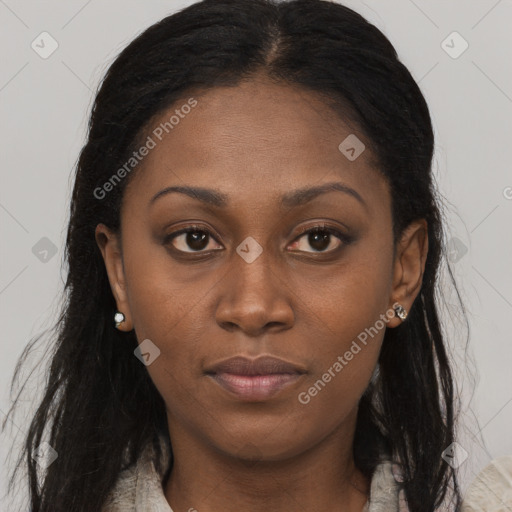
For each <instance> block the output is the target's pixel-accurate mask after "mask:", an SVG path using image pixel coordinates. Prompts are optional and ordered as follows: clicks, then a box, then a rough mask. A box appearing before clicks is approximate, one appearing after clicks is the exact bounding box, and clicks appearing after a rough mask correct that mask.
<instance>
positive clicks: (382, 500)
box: [101, 448, 512, 512]
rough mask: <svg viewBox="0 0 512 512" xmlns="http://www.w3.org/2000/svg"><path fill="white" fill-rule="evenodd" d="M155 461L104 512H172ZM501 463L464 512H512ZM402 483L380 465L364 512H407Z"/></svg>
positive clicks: (511, 480)
mask: <svg viewBox="0 0 512 512" xmlns="http://www.w3.org/2000/svg"><path fill="white" fill-rule="evenodd" d="M153 457H154V454H153V451H152V450H151V448H148V449H147V450H146V451H145V452H144V453H143V454H142V456H141V457H140V459H139V460H138V462H137V464H136V465H135V466H133V467H131V468H129V469H127V470H125V471H123V472H121V474H120V476H119V479H118V481H117V484H116V485H115V487H114V489H113V490H112V492H111V494H110V497H109V499H108V500H107V503H106V504H105V506H104V507H103V509H102V511H101V512H173V510H172V508H171V507H170V506H169V503H168V502H167V500H166V498H165V495H164V491H163V487H162V475H159V474H158V473H157V471H156V469H155V466H154V464H153ZM498 461H502V462H501V464H500V465H499V466H498V465H493V464H490V465H489V466H487V467H486V468H485V469H484V470H483V471H482V472H481V473H480V474H479V475H478V477H479V478H480V477H481V479H479V478H477V479H475V481H474V482H473V483H472V484H471V486H470V488H469V489H468V494H467V499H465V500H464V504H463V508H462V512H512V457H503V458H502V459H498ZM168 462H169V454H168V453H167V452H165V451H164V456H163V467H168ZM493 462H494V461H493ZM491 466H492V467H491ZM401 479H402V477H401V473H400V468H399V466H398V465H397V464H394V463H392V462H383V463H382V464H380V465H378V466H377V468H376V469H375V472H374V475H373V478H372V481H371V487H370V496H371V499H370V503H368V502H367V503H366V505H365V507H364V509H363V511H362V512H408V508H407V504H406V501H405V498H404V494H403V491H399V488H398V486H399V482H400V481H401ZM507 479H508V480H507ZM507 485H508V487H507ZM507 492H508V493H509V494H507ZM504 498H506V499H510V500H511V501H509V503H510V508H508V507H507V505H505V504H504V503H507V502H503V499H504ZM500 507H501V508H500ZM192 510H193V509H192Z"/></svg>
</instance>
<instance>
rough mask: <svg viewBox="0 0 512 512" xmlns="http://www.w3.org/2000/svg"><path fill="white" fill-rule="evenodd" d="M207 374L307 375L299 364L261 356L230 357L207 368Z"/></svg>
mask: <svg viewBox="0 0 512 512" xmlns="http://www.w3.org/2000/svg"><path fill="white" fill-rule="evenodd" d="M206 373H207V374H212V373H232V374H235V375H271V374H279V373H280V374H282V373H290V374H294V373H306V370H305V369H304V368H303V367H302V366H300V365H297V364H293V363H290V362H288V361H285V360H283V359H279V358H277V357H273V356H260V357H257V358H256V359H250V358H248V357H244V356H235V357H230V358H229V359H224V360H223V361H220V362H219V363H217V364H214V365H213V366H211V367H209V368H207V370H206Z"/></svg>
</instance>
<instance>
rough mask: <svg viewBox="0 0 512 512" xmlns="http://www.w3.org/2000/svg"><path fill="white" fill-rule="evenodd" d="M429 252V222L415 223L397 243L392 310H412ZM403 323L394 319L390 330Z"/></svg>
mask: <svg viewBox="0 0 512 512" xmlns="http://www.w3.org/2000/svg"><path fill="white" fill-rule="evenodd" d="M427 253H428V227H427V221H426V220H425V219H420V220H417V221H414V222H411V224H409V226H407V227H406V228H405V229H404V231H403V233H402V236H401V237H400V240H399V241H398V242H397V247H396V251H395V260H394V263H393V285H392V291H391V296H390V302H389V304H388V307H389V308H390V309H392V308H393V304H395V303H397V302H398V303H399V304H401V305H402V306H403V307H404V308H405V309H406V310H407V311H410V309H411V307H412V304H413V302H414V300H415V299H416V297H417V296H418V294H419V292H420V290H421V285H422V283H423V273H424V272H425V262H426V261H427ZM401 323H402V320H401V319H400V318H398V317H397V316H394V317H393V318H391V320H389V322H388V327H397V326H398V325H400V324H401Z"/></svg>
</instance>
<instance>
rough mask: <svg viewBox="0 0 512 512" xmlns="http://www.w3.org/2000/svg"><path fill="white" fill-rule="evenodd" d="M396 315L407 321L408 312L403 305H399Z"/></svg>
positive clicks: (396, 308)
mask: <svg viewBox="0 0 512 512" xmlns="http://www.w3.org/2000/svg"><path fill="white" fill-rule="evenodd" d="M395 314H396V316H397V317H398V318H400V320H405V319H406V318H407V310H406V309H405V308H404V307H403V306H402V304H397V305H396V306H395Z"/></svg>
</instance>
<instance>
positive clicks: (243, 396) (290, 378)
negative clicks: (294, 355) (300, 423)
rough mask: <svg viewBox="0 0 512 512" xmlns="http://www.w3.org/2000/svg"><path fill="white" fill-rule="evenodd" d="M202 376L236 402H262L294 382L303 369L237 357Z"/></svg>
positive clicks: (266, 359)
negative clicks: (234, 397)
mask: <svg viewBox="0 0 512 512" xmlns="http://www.w3.org/2000/svg"><path fill="white" fill-rule="evenodd" d="M205 373H206V375H208V376H209V377H211V378H212V379H213V380H214V381H215V382H217V384H219V385H220V386H221V387H222V388H223V389H224V390H226V391H228V393H229V394H230V395H232V396H236V398H237V399H240V400H243V401H262V400H267V399H269V398H270V397H272V396H274V395H275V394H277V393H278V392H279V391H281V390H282V389H284V388H285V387H288V386H289V385H290V384H292V383H294V382H296V381H297V380H298V379H299V378H300V377H301V376H302V375H304V374H305V373H306V370H305V368H303V367H302V366H300V365H297V364H293V363H290V362H288V361H284V360H283V359H279V358H276V357H272V356H261V357H258V358H256V359H249V358H246V357H243V356H237V357H232V358H230V359H225V360H223V361H221V362H219V363H217V364H215V365H213V366H211V367H209V368H208V369H207V370H206V372H205Z"/></svg>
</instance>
